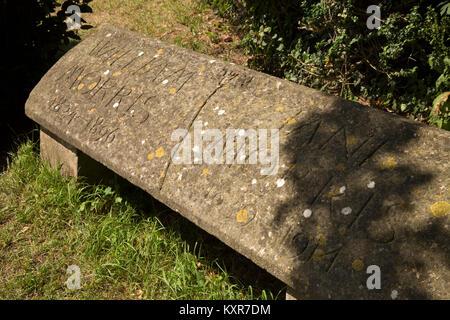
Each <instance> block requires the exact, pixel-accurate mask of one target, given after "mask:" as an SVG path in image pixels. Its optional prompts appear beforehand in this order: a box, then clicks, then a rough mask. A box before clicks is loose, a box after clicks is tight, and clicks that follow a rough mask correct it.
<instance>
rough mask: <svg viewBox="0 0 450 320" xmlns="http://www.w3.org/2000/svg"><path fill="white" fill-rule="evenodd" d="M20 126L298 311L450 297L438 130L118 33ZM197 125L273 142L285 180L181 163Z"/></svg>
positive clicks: (43, 94) (445, 156)
mask: <svg viewBox="0 0 450 320" xmlns="http://www.w3.org/2000/svg"><path fill="white" fill-rule="evenodd" d="M26 114H27V115H28V116H29V117H30V118H32V119H33V120H34V121H36V122H37V123H39V124H40V125H41V126H42V127H43V128H45V129H46V130H48V131H50V132H51V133H52V134H54V135H56V136H57V137H59V139H62V140H64V141H65V142H67V143H69V144H70V145H72V146H73V147H75V148H77V149H79V150H81V151H82V152H83V153H86V154H87V155H88V156H90V157H92V158H93V159H95V160H97V161H99V162H101V163H102V164H104V165H105V166H106V167H108V168H109V169H110V170H112V171H114V172H116V173H117V174H119V175H121V176H122V177H124V178H126V179H128V180H129V181H130V182H132V183H133V184H135V185H137V186H139V187H140V188H142V189H144V190H146V191H147V192H148V193H149V194H151V195H152V196H153V197H155V198H156V199H158V200H160V201H161V202H163V203H165V204H166V205H168V206H169V207H171V208H172V209H174V210H176V211H177V212H179V213H180V214H182V215H183V216H185V217H186V218H188V219H189V220H191V221H192V222H194V223H195V224H197V225H198V226H200V227H201V228H203V229H204V230H206V231H208V232H209V233H211V234H213V235H214V236H216V237H217V238H219V239H220V240H221V241H223V242H224V243H226V244H227V245H229V246H231V247H232V248H234V249H235V250H237V251H238V252H240V253H241V254H243V255H245V256H246V257H248V258H249V259H251V260H252V261H254V262H255V263H257V264H258V265H259V266H261V267H262V268H264V269H266V270H268V271H269V272H270V273H272V274H273V275H275V276H276V277H278V278H279V279H280V280H282V281H283V282H284V283H286V284H287V285H288V286H289V287H291V288H293V289H290V292H293V291H295V293H291V294H292V295H295V296H296V297H297V298H301V299H392V298H397V299H415V298H425V299H449V298H450V292H449V283H450V271H449V267H450V256H449V207H450V203H449V199H450V183H449V182H450V170H449V151H450V133H449V132H447V131H443V130H439V129H436V128H432V127H429V126H427V125H424V124H421V123H416V122H413V121H409V120H407V119H404V118H402V117H399V116H395V115H392V114H388V113H386V112H383V111H380V110H375V109H372V108H368V107H365V106H362V105H360V104H357V103H354V102H350V101H346V100H343V99H340V98H338V97H334V96H330V95H327V94H324V93H322V92H319V91H316V90H313V89H310V88H306V87H303V86H299V85H297V84H294V83H291V82H289V81H286V80H282V79H279V78H275V77H272V76H269V75H266V74H263V73H259V72H256V71H253V70H249V69H247V68H244V67H241V66H237V65H234V64H231V63H228V62H225V61H220V60H217V59H213V58H211V57H209V56H206V55H202V54H199V53H195V52H192V51H189V50H186V49H183V48H179V47H176V46H173V45H169V44H166V43H163V42H161V41H159V40H155V39H151V38H149V37H146V36H142V35H139V34H136V33H133V32H129V31H126V30H122V29H119V28H116V27H112V26H104V27H103V28H101V29H100V30H99V31H98V32H97V33H96V34H94V35H93V36H91V37H90V38H88V39H86V40H84V41H83V42H81V43H80V44H78V45H77V46H76V47H74V48H73V49H72V50H70V51H69V52H68V53H66V54H65V55H64V56H63V57H62V58H61V59H60V60H59V61H58V62H57V63H56V64H55V65H54V66H53V67H52V68H51V69H50V70H49V71H48V73H47V74H46V75H45V76H44V77H43V78H42V80H41V81H40V82H39V84H38V85H37V86H36V87H35V88H34V90H33V91H32V93H31V94H30V97H29V99H28V101H27V103H26ZM198 120H201V121H202V122H203V127H204V128H205V129H206V128H211V129H212V128H214V129H219V130H220V131H221V132H223V133H225V132H226V129H229V128H235V129H269V130H270V129H275V128H278V129H279V130H280V131H279V132H280V138H279V139H280V152H279V154H280V158H279V165H280V167H279V170H278V172H277V173H276V174H274V175H261V172H260V170H261V168H263V167H266V165H261V164H256V165H255V164H214V165H208V164H205V163H203V164H191V165H186V164H180V165H177V164H175V163H174V162H172V161H171V151H172V149H173V148H174V146H175V145H176V144H177V142H173V141H171V135H172V132H173V131H174V130H175V129H177V128H181V129H187V130H189V132H192V131H193V123H194V121H198ZM206 123H207V124H206ZM308 213H309V214H308ZM371 265H376V266H379V267H380V270H381V289H372V290H369V289H368V287H367V279H368V278H369V277H370V276H371V275H370V274H368V273H366V271H367V267H368V266H371ZM392 292H394V293H395V292H398V295H395V294H394V295H393V294H392Z"/></svg>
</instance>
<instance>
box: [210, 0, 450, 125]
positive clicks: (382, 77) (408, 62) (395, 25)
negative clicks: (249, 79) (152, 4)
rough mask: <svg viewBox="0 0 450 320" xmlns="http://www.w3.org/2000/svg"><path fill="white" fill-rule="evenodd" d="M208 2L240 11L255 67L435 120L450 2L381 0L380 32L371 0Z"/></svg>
mask: <svg viewBox="0 0 450 320" xmlns="http://www.w3.org/2000/svg"><path fill="white" fill-rule="evenodd" d="M209 3H210V4H212V6H213V7H215V8H217V9H218V11H219V13H220V14H228V12H229V11H230V10H233V9H234V10H240V18H241V25H242V28H241V31H242V32H243V33H244V38H243V44H244V45H245V47H246V49H247V53H248V54H249V55H250V56H251V59H250V61H249V65H250V67H252V68H255V69H258V70H261V71H264V72H268V73H271V74H275V75H278V76H284V77H286V78H287V79H289V80H292V81H295V82H298V83H300V84H303V85H307V86H310V87H314V88H317V89H321V90H326V91H327V92H329V93H332V94H337V95H340V96H342V97H345V98H347V99H351V100H356V101H357V100H363V101H367V102H369V103H370V104H371V105H373V106H377V107H380V108H383V109H391V110H393V111H395V112H396V113H399V114H404V115H406V116H409V117H410V118H411V119H418V120H422V121H423V120H430V122H432V123H436V121H434V120H431V118H430V111H431V108H432V102H433V99H434V98H435V97H436V96H438V95H440V94H441V93H442V92H446V91H448V90H449V89H450V64H449V62H450V58H449V57H450V46H449V43H450V15H449V14H448V13H449V10H450V2H448V1H444V2H442V0H441V1H439V0H418V1H412V0H411V1H394V0H382V1H380V2H379V3H378V5H379V6H380V8H381V15H382V16H381V27H380V28H379V29H375V30H370V29H369V28H368V27H367V25H366V21H367V19H368V18H369V16H370V14H367V13H366V10H367V8H368V6H369V5H371V4H373V3H372V2H371V1H359V0H346V1H333V0H321V1H313V0H302V1H297V0H295V1H294V0H286V1H283V4H282V5H281V4H279V3H276V2H274V1H269V0H258V1H257V0H240V1H232V0H222V1H218V0H215V1H209ZM235 14H237V13H236V12H235ZM441 116H442V115H441V114H440V113H439V115H437V117H441Z"/></svg>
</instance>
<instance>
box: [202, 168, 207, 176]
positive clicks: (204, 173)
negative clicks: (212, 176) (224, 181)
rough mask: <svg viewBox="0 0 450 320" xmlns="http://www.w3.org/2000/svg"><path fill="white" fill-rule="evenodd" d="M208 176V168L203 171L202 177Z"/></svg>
mask: <svg viewBox="0 0 450 320" xmlns="http://www.w3.org/2000/svg"><path fill="white" fill-rule="evenodd" d="M207 174H208V168H205V169H203V171H202V176H205V175H207Z"/></svg>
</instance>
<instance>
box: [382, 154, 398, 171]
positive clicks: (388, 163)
mask: <svg viewBox="0 0 450 320" xmlns="http://www.w3.org/2000/svg"><path fill="white" fill-rule="evenodd" d="M396 166H397V161H395V159H394V158H393V157H389V158H387V159H386V160H384V161H383V163H382V164H381V168H383V169H387V170H392V169H394V168H395V167H396Z"/></svg>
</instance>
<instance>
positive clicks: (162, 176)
mask: <svg viewBox="0 0 450 320" xmlns="http://www.w3.org/2000/svg"><path fill="white" fill-rule="evenodd" d="M165 176H166V174H165V173H164V171H163V172H161V175H160V176H159V177H160V178H161V179H162V178H164V177H165Z"/></svg>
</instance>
